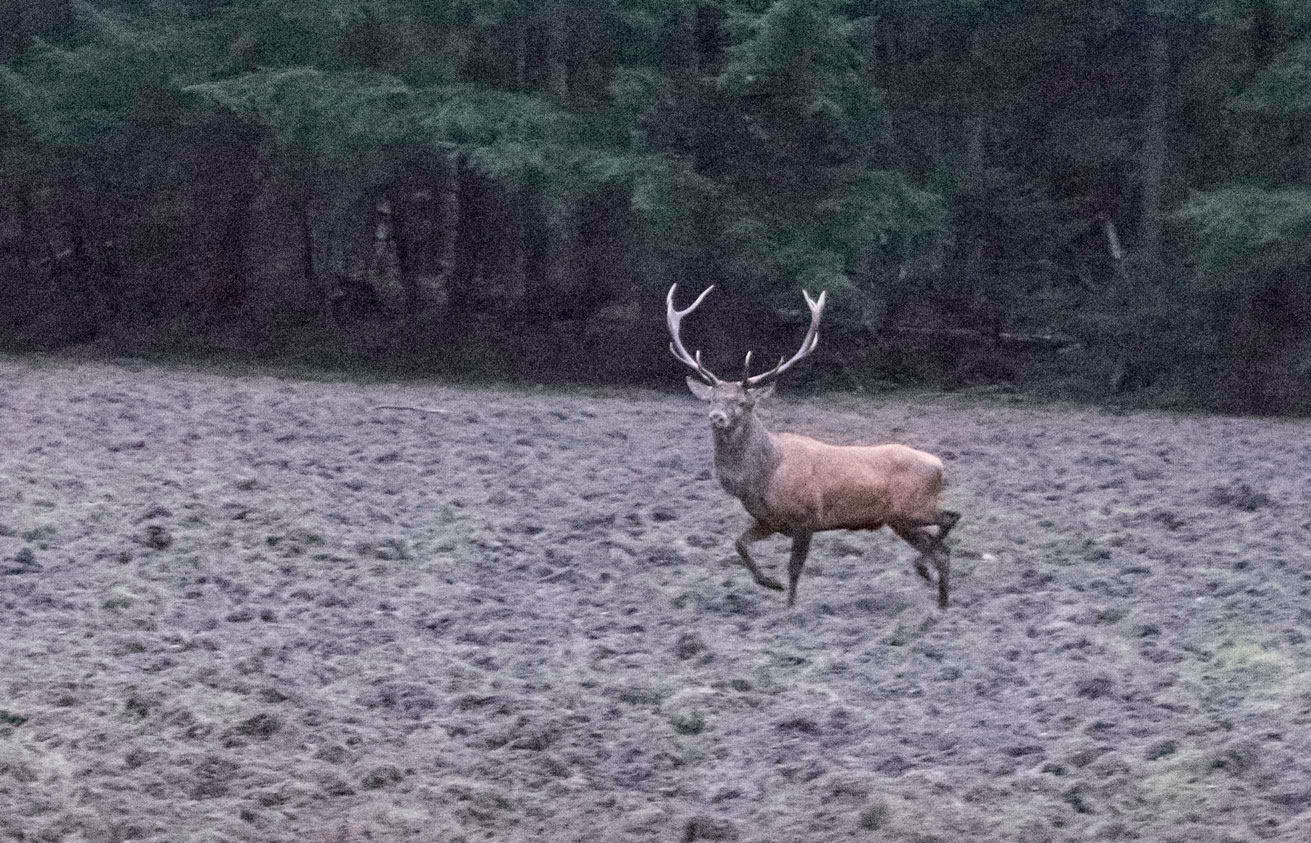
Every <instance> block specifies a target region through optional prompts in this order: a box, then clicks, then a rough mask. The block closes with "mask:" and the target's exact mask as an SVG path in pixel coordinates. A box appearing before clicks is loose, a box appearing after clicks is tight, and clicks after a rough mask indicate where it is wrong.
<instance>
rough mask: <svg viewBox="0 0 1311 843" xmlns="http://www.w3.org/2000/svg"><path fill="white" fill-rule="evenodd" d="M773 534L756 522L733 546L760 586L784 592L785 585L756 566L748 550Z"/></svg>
mask: <svg viewBox="0 0 1311 843" xmlns="http://www.w3.org/2000/svg"><path fill="white" fill-rule="evenodd" d="M773 534H774V531H773V530H771V529H770V528H768V527H766V526H765V525H764V524H762V523H760V522H759V521H756V522H754V523H752V525H751V526H750V527H747V528H746V530H745V531H743V533H742V535H740V536H738V537H737V541H736V542H735V543H734V545H733V546H734V547H736V548H737V555H738V556H740V557H742V564H743V565H746V566H747V570H748V571H750V572H751V576H752V577H753V578H754V579H755V581H756V582H757V583H758V584H759V585H763V586H764V587H765V588H772V589H774V590H775V591H782V590H783V583H781V582H779V581H778V580H776V579H774V578H773V577H769V576H766V575H765V573H764V572H763V571H761V570H760V568H759V567H757V566H756V560H754V559H752V558H751V551H749V550H748V549H747V548H748V547H750V546H751V545H752V544H754V543H755V542H758V541H760V540H761V539H767V538H769V537H770V536H772V535H773Z"/></svg>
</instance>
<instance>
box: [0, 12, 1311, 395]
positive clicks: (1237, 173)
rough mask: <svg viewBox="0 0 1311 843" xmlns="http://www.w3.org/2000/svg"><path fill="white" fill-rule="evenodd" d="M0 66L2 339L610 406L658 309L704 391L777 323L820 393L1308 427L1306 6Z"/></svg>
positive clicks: (65, 15)
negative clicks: (570, 374) (795, 344)
mask: <svg viewBox="0 0 1311 843" xmlns="http://www.w3.org/2000/svg"><path fill="white" fill-rule="evenodd" d="M0 62H2V65H0V335H3V337H4V338H5V341H6V342H7V343H9V344H11V345H16V346H21V345H23V344H28V345H32V344H45V345H51V344H59V343H74V342H85V341H90V340H96V341H101V342H104V343H107V344H109V345H111V346H114V347H122V346H124V345H127V346H132V345H133V344H136V345H137V346H141V345H143V344H144V345H152V346H154V347H172V348H178V349H186V348H195V347H197V346H198V345H205V344H206V343H208V344H210V345H211V346H221V345H223V344H225V343H226V344H227V345H229V346H239V347H241V348H242V349H244V350H246V351H253V352H254V351H265V352H269V353H275V352H277V351H278V350H284V351H285V350H286V349H287V348H288V347H289V346H295V345H296V344H297V343H313V342H317V343H322V344H326V345H327V346H329V347H330V346H333V345H334V344H336V345H338V346H350V347H353V348H356V349H357V350H358V349H359V348H362V347H367V348H368V349H369V350H370V352H371V353H374V354H381V355H384V356H385V355H399V356H404V355H406V354H414V353H415V350H416V349H425V350H430V351H431V352H432V353H433V354H439V355H444V356H443V357H442V359H443V360H445V361H446V362H448V363H450V364H451V365H473V364H474V363H480V364H481V365H482V366H484V367H485V368H486V369H487V370H489V372H490V373H492V374H495V373H496V372H497V371H498V370H499V368H500V367H504V370H505V371H506V372H507V373H509V372H511V371H512V370H515V369H516V367H517V368H518V369H519V370H522V369H523V367H525V366H526V367H528V370H529V371H530V372H532V373H533V374H534V376H538V375H540V376H549V372H548V370H550V369H552V368H553V367H559V368H567V367H569V366H582V367H587V366H593V367H595V368H594V371H592V372H591V375H592V376H594V377H615V378H629V377H636V376H643V375H645V374H646V373H649V372H654V371H665V369H667V367H668V365H669V363H668V361H667V359H665V358H664V357H663V356H662V355H663V354H664V353H665V351H664V341H663V339H662V338H661V336H660V334H661V332H662V331H663V322H662V319H661V313H660V311H661V310H662V308H663V293H664V291H665V290H666V289H667V287H668V285H669V284H670V283H671V282H673V281H678V282H680V283H682V284H683V290H684V291H685V292H686V294H689V295H690V294H691V292H692V291H694V290H698V289H700V288H701V287H702V286H703V285H706V284H710V283H715V284H718V285H720V286H719V289H720V290H721V291H722V295H720V296H719V297H718V298H716V299H715V300H714V302H713V303H712V304H711V305H707V307H706V308H705V310H706V311H708V312H710V311H717V312H718V313H719V314H720V315H719V316H718V317H712V316H709V315H707V316H706V317H704V318H705V320H706V321H705V323H704V324H702V325H700V327H699V328H698V327H697V326H690V328H691V330H692V331H699V332H700V333H701V335H702V339H703V343H702V344H704V345H706V346H708V348H709V352H710V354H711V359H712V361H713V360H715V357H716V355H719V356H723V357H724V362H720V363H718V365H720V366H722V368H723V369H724V370H731V369H732V367H733V365H734V362H727V355H728V354H729V353H730V352H731V353H733V354H740V353H741V352H742V351H743V350H744V349H745V348H746V347H747V346H748V345H751V344H754V345H756V346H757V347H758V350H764V351H769V350H773V345H777V346H780V347H785V346H786V345H787V343H788V341H789V339H791V340H792V341H795V337H794V336H792V335H793V334H794V333H795V326H794V325H789V324H788V318H787V317H788V316H789V314H791V313H794V312H795V311H796V310H797V308H799V306H800V304H801V302H800V296H799V294H798V292H797V291H798V289H799V288H800V287H808V288H810V289H812V290H815V289H828V290H830V291H832V292H833V295H832V296H831V298H832V299H833V301H834V305H833V306H832V308H831V312H830V314H829V316H828V317H827V324H828V331H827V335H828V336H829V337H836V338H837V339H832V340H826V341H825V343H824V346H825V350H826V351H827V354H824V355H821V357H823V358H824V359H825V360H826V361H827V363H828V365H829V366H830V368H831V371H832V373H833V375H834V377H838V378H842V380H841V381H839V383H855V384H861V383H865V382H868V381H870V380H874V379H881V380H888V379H892V380H899V379H919V380H935V381H938V382H943V383H956V384H964V383H970V382H978V381H995V380H1012V381H1024V382H1030V383H1032V382H1043V383H1049V384H1054V385H1059V386H1062V387H1063V388H1066V389H1070V390H1077V391H1082V392H1084V393H1085V394H1093V395H1099V394H1107V393H1118V392H1127V393H1131V394H1135V395H1141V396H1146V397H1148V398H1151V399H1153V400H1156V401H1160V402H1165V403H1174V404H1179V405H1195V406H1217V407H1222V408H1226V409H1231V410H1239V411H1256V412H1289V411H1307V410H1311V389H1308V387H1311V280H1308V274H1307V270H1308V259H1309V258H1311V237H1309V236H1308V235H1311V191H1309V190H1308V188H1307V183H1308V179H1309V178H1311V172H1308V170H1309V168H1311V145H1309V144H1308V136H1307V132H1308V129H1311V121H1309V119H1308V118H1309V117H1311V6H1308V5H1307V4H1306V3H1304V2H1302V0H1063V1H1062V2H1043V1H1042V0H1031V2H1021V0H1009V1H1008V0H996V2H983V0H777V2H768V0H715V2H709V1H708V0H666V2H657V0H536V2H529V1H528V0H485V2H474V1H473V0H352V1H351V2H347V0H322V1H320V0H313V2H311V0H226V2H225V0H94V2H82V0H0ZM698 318H701V317H698ZM715 318H717V319H718V321H717V323H715V324H711V320H712V319H715ZM771 326H772V327H776V328H777V330H771ZM775 333H776V334H777V335H778V337H777V338H771V337H766V338H765V339H764V340H762V339H761V336H762V335H772V334H775ZM362 338H363V339H362ZM689 342H694V340H693V339H692V338H691V336H689ZM771 343H773V345H771ZM761 346H764V348H760V347H761ZM738 365H740V364H738ZM666 373H667V372H666Z"/></svg>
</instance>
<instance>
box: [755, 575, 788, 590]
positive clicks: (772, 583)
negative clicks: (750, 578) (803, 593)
mask: <svg viewBox="0 0 1311 843" xmlns="http://www.w3.org/2000/svg"><path fill="white" fill-rule="evenodd" d="M756 582H758V583H760V584H761V585H763V586H764V587H765V588H772V589H773V590H775V591H783V583H781V582H779V581H778V580H776V579H772V578H770V577H761V578H760V579H758V580H756Z"/></svg>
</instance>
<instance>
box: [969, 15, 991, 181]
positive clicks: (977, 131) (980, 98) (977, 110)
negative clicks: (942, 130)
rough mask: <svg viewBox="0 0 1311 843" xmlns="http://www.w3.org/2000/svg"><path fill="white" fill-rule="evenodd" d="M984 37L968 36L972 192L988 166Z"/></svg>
mask: <svg viewBox="0 0 1311 843" xmlns="http://www.w3.org/2000/svg"><path fill="white" fill-rule="evenodd" d="M982 57H983V35H982V33H980V32H979V30H977V29H976V30H975V31H974V32H971V33H970V55H969V68H970V77H971V78H972V79H973V80H974V85H973V88H974V91H973V95H972V96H971V97H970V103H969V115H968V116H967V117H966V118H965V123H966V125H965V183H966V184H967V185H968V186H969V187H971V188H975V189H977V188H979V187H981V186H982V185H983V170H984V168H985V167H986V166H987V160H986V158H985V156H986V151H985V149H984V133H985V132H986V131H987V120H986V117H985V113H984V107H985V97H987V96H988V93H989V89H990V86H989V85H988V84H987V80H986V79H985V78H984V74H983V58H982Z"/></svg>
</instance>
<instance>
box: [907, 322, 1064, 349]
mask: <svg viewBox="0 0 1311 843" xmlns="http://www.w3.org/2000/svg"><path fill="white" fill-rule="evenodd" d="M884 330H885V331H886V332H887V333H893V334H916V335H919V336H928V337H958V338H961V339H971V340H977V341H979V342H997V343H1000V344H1002V345H1020V346H1025V345H1028V346H1037V347H1039V348H1049V349H1053V350H1057V351H1059V350H1060V349H1062V348H1068V347H1070V346H1075V345H1079V340H1077V339H1075V338H1074V337H1071V336H1067V335H1065V334H1016V333H1012V332H1010V331H998V332H996V333H991V332H986V331H978V330H975V329H974V328H921V327H917V326H915V325H894V326H892V327H890V328H886V329H884Z"/></svg>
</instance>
